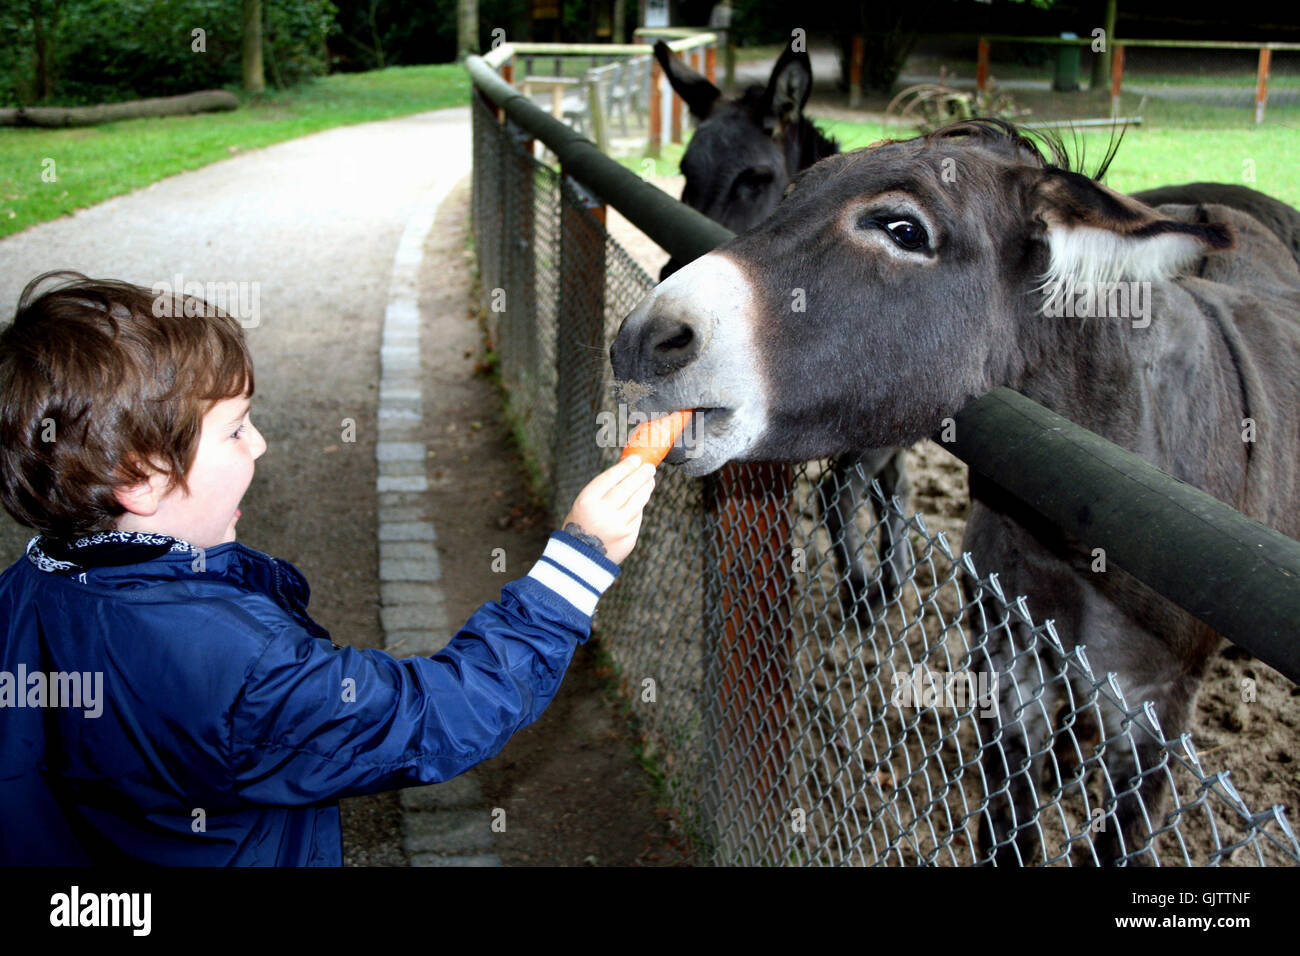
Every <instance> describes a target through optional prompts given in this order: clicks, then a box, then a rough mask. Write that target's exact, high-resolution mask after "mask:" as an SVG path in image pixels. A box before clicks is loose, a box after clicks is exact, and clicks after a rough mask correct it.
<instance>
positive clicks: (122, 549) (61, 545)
mask: <svg viewBox="0 0 1300 956" xmlns="http://www.w3.org/2000/svg"><path fill="white" fill-rule="evenodd" d="M194 550H195V548H193V547H192V546H191V545H190V544H189V543H188V542H186V541H181V540H179V539H178V538H172V537H169V536H168V535H165V534H153V533H151V532H146V531H96V532H93V533H91V534H86V535H82V536H81V537H78V538H52V537H50V536H48V535H37V536H36V537H34V538H32V540H31V541H29V542H27V559H28V560H29V561H31V562H32V564H34V565H36V567H38V568H40V569H41V570H42V571H50V572H52V573H54V574H78V573H80V572H82V571H85V570H86V569H88V568H103V567H117V566H119V565H123V564H141V563H143V562H145V561H152V560H153V559H154V558H157V557H160V556H162V555H164V554H167V553H168V552H170V551H183V552H185V553H186V554H189V553H191V552H193V551H194Z"/></svg>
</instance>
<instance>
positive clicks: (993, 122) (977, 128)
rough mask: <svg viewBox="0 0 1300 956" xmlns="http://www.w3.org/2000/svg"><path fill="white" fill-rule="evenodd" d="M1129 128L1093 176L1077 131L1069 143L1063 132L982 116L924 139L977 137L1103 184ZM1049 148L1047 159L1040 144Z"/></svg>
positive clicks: (1110, 146)
mask: <svg viewBox="0 0 1300 956" xmlns="http://www.w3.org/2000/svg"><path fill="white" fill-rule="evenodd" d="M1127 128H1128V127H1127V126H1125V127H1124V128H1122V129H1121V130H1120V131H1119V135H1118V136H1116V135H1115V133H1114V131H1113V130H1112V132H1111V138H1110V142H1109V143H1108V144H1107V146H1106V153H1105V155H1104V156H1102V159H1101V163H1100V164H1099V165H1098V166H1097V169H1096V170H1095V171H1093V172H1091V173H1089V172H1086V171H1085V170H1084V168H1083V165H1084V162H1085V148H1084V146H1085V144H1084V142H1083V140H1082V139H1081V138H1080V137H1079V135H1078V131H1077V130H1076V131H1075V135H1074V139H1073V141H1072V142H1071V143H1070V144H1068V145H1067V144H1066V142H1065V139H1064V138H1063V137H1062V136H1061V133H1060V131H1058V130H1055V129H1041V130H1040V129H1036V130H1032V131H1031V135H1026V131H1024V130H1021V129H1019V128H1017V126H1016V124H1015V123H1012V122H1010V121H1008V120H1004V119H1000V118H998V117H994V116H980V117H975V118H973V119H968V120H960V121H958V122H956V123H949V124H948V125H947V126H941V127H939V128H938V129H936V130H931V131H930V132H929V133H926V134H924V136H923V137H922V138H923V139H924V140H926V141H927V142H931V141H934V140H936V139H948V138H953V137H961V136H973V137H975V138H977V139H979V140H981V141H983V142H984V143H987V144H988V145H991V146H994V147H1000V148H1005V149H1010V150H1012V151H1015V152H1018V153H1021V154H1022V155H1025V156H1027V157H1029V158H1030V159H1032V160H1033V161H1034V162H1035V163H1037V164H1038V165H1039V166H1042V167H1043V168H1044V169H1060V170H1064V171H1065V172H1074V173H1082V174H1083V175H1085V176H1087V177H1088V178H1089V179H1092V180H1095V181H1097V182H1100V181H1101V179H1102V177H1104V176H1105V175H1106V170H1107V169H1109V168H1110V164H1111V161H1112V160H1113V159H1114V158H1115V153H1116V152H1118V151H1119V144H1120V141H1121V140H1123V138H1124V130H1125V129H1127ZM1040 143H1041V144H1042V146H1043V147H1046V149H1047V152H1048V155H1047V156H1044V155H1043V152H1042V149H1041V148H1040V146H1039V144H1040Z"/></svg>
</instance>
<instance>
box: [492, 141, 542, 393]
mask: <svg viewBox="0 0 1300 956" xmlns="http://www.w3.org/2000/svg"><path fill="white" fill-rule="evenodd" d="M505 133H506V141H507V143H510V144H513V146H515V147H517V149H518V151H516V150H515V149H508V150H507V152H506V155H505V156H504V157H502V165H503V167H504V169H503V171H502V189H501V192H502V195H501V204H502V209H503V217H502V225H503V228H502V230H501V272H500V275H499V276H498V278H497V281H498V282H499V283H500V288H501V289H502V290H503V291H504V293H505V302H504V305H505V311H504V312H502V313H500V315H499V316H494V318H499V320H500V321H502V322H504V323H505V324H506V328H505V329H501V330H500V331H499V334H498V335H497V338H496V342H497V349H498V352H499V353H500V355H501V374H502V380H503V381H504V382H506V383H507V386H508V387H509V388H511V389H514V388H515V387H516V386H517V385H518V383H519V381H520V375H521V373H523V374H527V372H528V369H527V368H526V367H523V366H526V364H527V363H528V361H529V359H530V356H529V355H528V354H527V353H526V350H525V348H523V345H524V343H525V342H531V339H532V337H534V336H535V335H536V332H535V326H536V316H537V261H536V247H535V245H534V242H533V231H534V209H533V204H534V195H533V193H534V190H535V189H536V185H535V182H534V174H533V139H532V136H530V135H529V134H528V133H527V132H525V131H524V130H523V129H522V128H521V127H519V126H516V125H515V124H514V122H513V121H512V120H506V127H505ZM530 350H531V349H529V350H527V351H530Z"/></svg>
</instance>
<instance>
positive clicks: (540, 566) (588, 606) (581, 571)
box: [528, 531, 619, 617]
mask: <svg viewBox="0 0 1300 956" xmlns="http://www.w3.org/2000/svg"><path fill="white" fill-rule="evenodd" d="M618 573H619V566H618V565H617V564H615V563H614V562H613V561H611V560H610V559H609V558H607V557H605V556H604V555H603V554H601V553H600V552H599V551H597V550H596V549H595V548H593V547H591V546H590V545H587V544H583V543H582V542H581V541H579V540H578V539H577V538H575V537H574V536H573V535H571V534H568V533H567V532H564V531H552V532H551V537H550V539H549V540H548V541H547V542H546V550H544V551H543V552H542V556H541V558H539V559H538V561H537V563H536V564H534V565H533V568H532V570H531V571H529V572H528V577H530V578H532V579H534V580H535V581H539V582H541V583H542V584H544V585H546V586H547V587H548V588H550V589H551V590H552V591H554V592H555V593H556V594H558V595H559V596H560V597H562V598H564V599H565V600H566V601H568V602H569V603H570V604H572V605H573V606H574V607H576V608H577V609H578V610H579V611H581V612H582V613H583V614H585V615H587V617H591V616H592V615H593V614H595V613H596V602H597V601H598V600H599V599H600V596H601V595H602V594H604V593H605V591H606V590H608V589H609V586H610V585H611V584H613V583H614V581H615V580H617V579H618Z"/></svg>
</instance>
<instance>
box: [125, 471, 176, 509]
mask: <svg viewBox="0 0 1300 956" xmlns="http://www.w3.org/2000/svg"><path fill="white" fill-rule="evenodd" d="M144 467H145V468H146V469H147V470H148V472H149V477H148V478H147V479H145V480H143V481H137V482H135V483H133V484H131V483H126V482H123V483H122V484H119V485H114V486H113V497H114V498H115V499H116V500H117V503H118V504H119V505H121V506H122V507H123V508H125V509H126V510H127V511H129V512H130V513H131V514H133V515H140V516H141V517H149V516H150V515H153V514H156V513H157V511H158V507H159V505H161V504H162V500H163V498H164V497H166V495H167V491H168V485H169V482H168V479H167V475H165V474H164V473H162V472H160V471H158V470H157V469H156V468H153V467H151V466H149V465H147V464H146V465H145V466H144Z"/></svg>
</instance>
